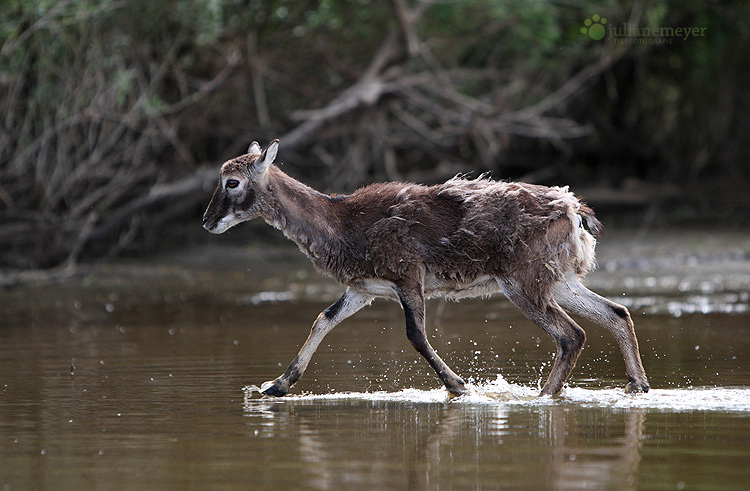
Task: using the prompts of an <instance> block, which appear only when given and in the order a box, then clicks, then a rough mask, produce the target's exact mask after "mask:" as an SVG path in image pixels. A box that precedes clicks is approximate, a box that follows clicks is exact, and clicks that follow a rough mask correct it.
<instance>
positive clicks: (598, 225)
mask: <svg viewBox="0 0 750 491" xmlns="http://www.w3.org/2000/svg"><path fill="white" fill-rule="evenodd" d="M578 214H579V215H581V218H583V223H584V226H585V227H586V230H588V231H589V232H591V235H593V236H594V237H599V236H600V235H601V234H602V231H604V226H603V225H602V222H600V221H599V220H598V219H597V218H596V216H595V215H594V210H592V209H591V208H589V207H588V206H586V205H584V204H583V203H582V204H581V208H579V210H578Z"/></svg>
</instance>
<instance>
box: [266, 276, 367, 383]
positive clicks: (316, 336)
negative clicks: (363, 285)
mask: <svg viewBox="0 0 750 491" xmlns="http://www.w3.org/2000/svg"><path fill="white" fill-rule="evenodd" d="M372 298H373V297H372V296H370V295H368V294H366V293H363V292H360V291H357V290H353V289H351V288H349V289H348V290H346V292H345V293H344V294H343V295H342V296H341V298H339V299H338V300H337V301H336V302H335V303H334V304H333V305H331V306H330V307H328V308H327V309H325V310H324V311H323V312H321V313H320V315H318V318H317V319H315V322H314V323H313V325H312V329H311V330H310V335H309V336H308V338H307V341H305V344H303V345H302V348H301V349H300V350H299V353H297V356H296V357H295V358H294V360H292V362H291V363H290V364H289V367H288V368H287V369H286V371H285V372H284V374H283V375H281V376H280V377H279V378H277V379H275V380H269V381H268V382H264V383H263V384H262V385H261V386H260V391H261V393H262V394H265V395H269V396H277V397H281V396H284V395H286V393H287V392H289V388H290V387H291V386H292V385H294V384H295V382H297V380H299V379H300V377H302V374H303V373H305V369H306V368H307V365H308V364H309V363H310V359H311V358H312V356H313V354H314V353H315V350H316V349H317V348H318V345H320V342H321V341H323V338H324V337H325V336H326V334H328V333H329V332H330V331H331V329H333V328H334V327H336V324H338V323H339V322H341V321H342V320H344V319H346V318H347V317H349V316H351V315H352V314H354V313H356V312H357V311H358V310H360V309H361V308H362V307H364V306H365V305H367V304H369V303H370V302H371V301H372Z"/></svg>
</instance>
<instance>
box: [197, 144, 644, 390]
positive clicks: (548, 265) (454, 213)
mask: <svg viewBox="0 0 750 491" xmlns="http://www.w3.org/2000/svg"><path fill="white" fill-rule="evenodd" d="M277 148H278V141H274V142H272V143H271V144H270V145H269V147H268V148H267V149H266V150H265V151H263V152H261V149H260V146H258V145H257V143H253V144H252V145H251V146H250V149H249V151H248V154H246V155H243V156H241V157H238V158H236V159H233V160H230V161H229V162H227V163H225V164H224V165H223V166H222V169H221V172H220V182H219V186H218V187H217V189H216V191H215V193H214V196H213V198H212V200H211V203H210V204H209V206H208V209H207V210H206V213H205V215H204V227H205V228H206V229H207V230H208V231H210V232H213V233H222V232H224V231H225V230H227V229H228V228H230V227H232V226H234V225H236V224H237V223H240V222H242V221H246V220H249V219H252V218H254V217H256V216H261V217H262V218H263V219H264V220H265V221H266V222H268V223H269V224H271V225H273V226H274V227H276V228H278V229H279V230H281V231H282V232H283V233H284V234H285V235H286V236H287V237H288V238H289V239H291V240H293V241H294V242H295V243H296V244H297V245H298V246H299V248H300V250H301V251H302V252H304V253H305V254H306V255H307V256H308V257H309V258H310V259H311V261H312V262H313V264H314V265H315V267H316V269H317V270H318V271H320V272H321V273H323V274H325V275H328V276H330V277H332V278H334V279H336V280H337V281H339V282H340V283H342V284H343V285H346V286H347V287H348V288H347V291H346V293H345V294H344V295H343V296H342V297H341V298H340V299H339V301H337V302H336V303H335V304H333V305H332V306H331V307H329V308H328V309H326V311H324V312H323V313H321V315H320V316H319V317H318V319H317V320H316V322H315V324H314V325H313V329H312V331H311V334H310V337H309V338H308V340H307V342H306V343H305V345H304V346H303V347H302V349H301V350H300V353H299V355H298V356H297V358H295V360H294V361H293V362H292V364H291V365H290V366H289V368H288V369H287V371H286V372H285V374H284V375H282V376H281V377H279V378H278V379H276V380H274V381H270V382H267V383H266V384H264V386H263V387H262V390H263V392H264V393H266V394H269V395H284V394H286V392H287V391H288V390H289V387H290V386H291V385H292V384H293V383H294V382H296V380H297V379H298V378H299V377H300V376H301V375H302V373H303V372H304V369H305V368H306V366H307V363H308V362H309V359H310V357H311V356H312V353H313V352H314V351H315V348H316V347H317V345H318V344H319V343H320V341H321V340H322V338H323V336H325V334H326V333H327V332H328V331H330V329H332V328H333V327H334V326H335V325H336V324H337V323H338V322H340V321H341V320H343V319H344V318H346V317H348V316H349V315H351V314H353V313H354V312H356V311H357V310H359V309H360V308H361V307H362V306H364V305H367V304H369V303H370V301H372V299H373V298H376V297H385V298H390V299H393V300H396V301H398V302H400V303H401V304H402V306H403V307H404V312H405V315H406V324H407V326H406V327H407V337H408V338H409V340H410V341H411V342H412V344H413V345H414V347H415V348H416V349H417V350H418V351H419V352H420V353H421V354H422V355H423V356H424V357H425V358H426V359H427V361H428V362H429V363H430V364H431V365H432V366H433V368H434V369H435V370H436V372H437V373H438V375H439V376H440V377H441V379H442V380H443V382H444V384H445V385H446V387H447V388H448V390H450V391H451V392H453V393H456V394H461V393H464V392H465V391H466V388H465V385H464V382H463V380H461V378H460V377H458V376H457V375H456V374H455V373H453V372H452V371H451V370H450V368H448V366H447V365H446V364H445V363H444V362H443V361H442V360H441V359H440V357H439V356H438V355H437V353H435V351H434V350H433V349H432V347H431V346H430V345H429V342H428V341H427V339H426V336H425V335H424V331H425V328H424V300H425V298H429V297H434V296H443V297H446V298H450V299H460V298H464V297H474V296H486V295H490V294H493V293H495V292H499V291H502V292H503V293H504V294H505V295H506V296H507V297H508V298H509V299H510V300H511V301H512V302H513V303H515V304H516V305H517V306H518V307H519V308H520V309H521V311H522V312H523V313H524V314H525V315H526V316H527V317H528V318H529V319H531V320H532V321H534V322H535V323H537V324H538V325H539V326H540V327H542V329H544V330H545V331H547V332H548V333H549V334H550V335H551V336H552V338H553V339H554V340H555V342H556V344H557V346H558V353H557V356H556V362H555V364H554V366H553V368H552V371H551V373H550V376H549V378H548V380H547V383H546V384H545V386H544V387H543V389H542V394H555V393H557V392H558V391H559V390H560V389H561V388H562V386H563V383H564V382H565V380H566V379H567V377H568V375H569V374H570V371H571V370H572V368H573V365H574V364H575V360H576V358H577V357H578V353H579V352H580V350H581V348H582V346H583V341H584V339H585V334H584V332H583V330H582V329H581V328H580V327H579V326H578V325H577V324H576V323H575V322H574V321H573V320H572V319H571V318H570V317H569V316H568V315H567V314H566V313H565V312H564V311H563V310H562V307H565V308H566V309H567V310H569V311H571V312H572V313H575V314H578V315H582V316H584V317H587V318H589V319H592V320H594V321H595V322H597V323H599V324H601V325H603V326H604V327H606V328H608V329H609V330H610V331H612V332H613V333H614V334H615V337H616V339H617V340H618V342H619V344H620V348H621V350H622V352H623V355H624V357H625V361H626V369H627V372H628V376H629V378H630V380H631V383H630V384H629V386H628V388H629V389H630V390H632V391H646V390H648V382H647V381H646V376H645V372H644V371H643V367H642V365H641V361H640V355H639V354H638V346H637V341H636V339H635V333H634V329H633V323H632V320H631V319H630V315H629V314H628V312H627V309H625V307H623V306H621V305H618V304H615V303H614V302H611V301H609V300H606V299H604V298H602V297H599V296H598V295H596V294H595V293H593V292H591V291H590V290H588V289H586V288H585V287H584V286H583V285H582V284H581V283H580V281H579V278H581V277H582V276H584V275H586V274H587V273H588V272H589V271H591V270H592V269H593V268H594V265H595V255H594V247H595V244H596V240H595V238H594V237H595V236H596V235H598V234H599V233H600V231H601V224H600V223H599V221H598V220H597V219H596V218H595V216H594V213H593V211H592V210H591V208H589V207H588V206H586V205H585V204H583V203H582V202H581V201H580V200H579V199H578V198H577V197H576V196H575V195H573V194H572V193H571V192H569V191H568V189H567V188H560V187H546V186H539V185H533V184H524V183H509V182H496V181H493V180H490V179H488V178H485V177H479V178H477V179H465V178H462V177H455V178H453V179H451V180H449V181H447V182H445V183H443V184H438V185H435V186H423V185H419V184H411V183H401V182H389V183H381V184H372V185H369V186H366V187H363V188H361V189H358V190H357V191H355V192H354V193H352V194H349V195H330V196H329V195H325V194H322V193H319V192H317V191H315V190H314V189H312V188H310V187H308V186H306V185H304V184H302V183H300V182H299V181H296V180H294V179H292V178H291V177H289V176H287V175H286V174H284V173H283V172H282V171H281V170H280V169H279V168H278V167H276V166H275V165H273V161H274V159H275V156H276V152H277ZM561 306H562V307H561Z"/></svg>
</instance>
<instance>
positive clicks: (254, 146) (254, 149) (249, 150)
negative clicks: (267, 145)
mask: <svg viewBox="0 0 750 491" xmlns="http://www.w3.org/2000/svg"><path fill="white" fill-rule="evenodd" d="M260 152H261V149H260V145H258V142H255V141H254V142H252V143H251V144H250V146H249V147H247V153H252V154H259V153H260Z"/></svg>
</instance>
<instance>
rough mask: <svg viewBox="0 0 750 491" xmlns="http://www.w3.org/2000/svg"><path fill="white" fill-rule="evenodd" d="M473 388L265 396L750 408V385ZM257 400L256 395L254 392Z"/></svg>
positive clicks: (497, 384) (498, 381) (497, 383)
mask: <svg viewBox="0 0 750 491" xmlns="http://www.w3.org/2000/svg"><path fill="white" fill-rule="evenodd" d="M468 388H469V393H468V394H465V395H462V396H453V395H451V394H450V393H449V392H448V391H447V390H445V389H444V388H439V389H429V390H424V389H414V388H407V389H402V390H400V391H397V392H387V391H373V392H339V393H330V394H291V395H287V396H285V397H282V398H271V397H266V396H262V397H263V400H264V401H266V402H273V401H276V402H279V403H285V402H301V401H304V402H315V401H320V402H333V403H335V402H336V401H376V402H396V403H422V404H434V403H447V404H468V405H477V404H493V405H498V404H502V405H506V406H520V407H524V406H526V407H549V406H572V407H598V408H613V409H649V410H659V411H668V412H685V411H723V412H750V387H697V388H693V387H691V388H683V389H651V390H650V391H649V392H648V393H646V394H627V393H625V391H624V390H623V389H585V388H578V387H566V388H565V389H563V391H562V392H561V393H560V395H559V396H557V397H547V396H545V397H539V389H538V388H535V387H528V386H523V385H518V384H512V383H509V382H508V381H506V380H505V379H504V378H503V377H502V376H500V375H498V376H497V378H495V379H494V380H488V381H486V382H482V383H478V384H469V385H468ZM243 390H244V392H245V404H246V405H248V404H251V403H252V400H253V395H254V393H256V392H258V393H260V388H259V387H257V386H255V385H251V386H247V387H244V388H243ZM255 400H256V401H257V400H258V398H257V396H256V397H255Z"/></svg>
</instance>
